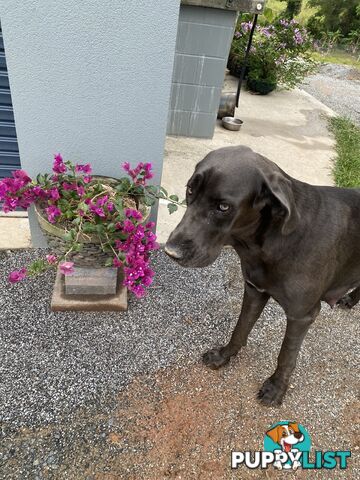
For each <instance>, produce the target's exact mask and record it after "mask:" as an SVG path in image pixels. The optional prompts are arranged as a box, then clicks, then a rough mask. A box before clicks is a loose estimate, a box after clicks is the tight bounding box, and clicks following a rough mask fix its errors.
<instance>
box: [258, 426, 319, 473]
mask: <svg viewBox="0 0 360 480" xmlns="http://www.w3.org/2000/svg"><path fill="white" fill-rule="evenodd" d="M264 449H265V451H271V452H274V453H275V454H277V458H278V460H277V461H276V462H274V464H273V465H274V467H275V468H277V469H279V470H282V469H293V470H297V469H298V468H299V467H300V466H301V463H300V461H299V460H300V458H301V454H302V453H301V452H304V451H307V452H308V451H309V450H310V437H309V434H308V433H307V431H306V430H305V428H304V427H303V426H302V425H300V424H298V423H296V422H290V421H283V422H278V423H276V424H275V425H273V426H272V427H271V428H270V429H269V430H267V432H266V434H265V438H264Z"/></svg>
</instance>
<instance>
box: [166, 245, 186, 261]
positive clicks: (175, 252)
mask: <svg viewBox="0 0 360 480" xmlns="http://www.w3.org/2000/svg"><path fill="white" fill-rule="evenodd" d="M164 250H165V253H166V254H167V255H169V257H171V258H173V259H174V260H181V259H182V257H183V254H182V252H181V251H180V250H179V248H177V247H175V246H174V245H168V244H166V245H165V248H164Z"/></svg>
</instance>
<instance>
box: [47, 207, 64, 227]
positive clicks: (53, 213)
mask: <svg viewBox="0 0 360 480" xmlns="http://www.w3.org/2000/svg"><path fill="white" fill-rule="evenodd" d="M45 212H46V214H47V217H48V220H49V222H50V223H55V220H56V217H59V216H60V215H61V210H60V209H59V208H58V207H55V205H50V207H47V208H45Z"/></svg>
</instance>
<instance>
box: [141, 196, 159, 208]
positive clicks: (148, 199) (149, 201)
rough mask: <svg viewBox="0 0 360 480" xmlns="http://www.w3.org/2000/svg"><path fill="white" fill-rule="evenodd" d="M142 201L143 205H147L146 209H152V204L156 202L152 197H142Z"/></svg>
mask: <svg viewBox="0 0 360 480" xmlns="http://www.w3.org/2000/svg"><path fill="white" fill-rule="evenodd" d="M143 201H144V203H145V205H147V206H148V207H152V206H153V205H154V203H155V202H156V198H154V197H144V198H143Z"/></svg>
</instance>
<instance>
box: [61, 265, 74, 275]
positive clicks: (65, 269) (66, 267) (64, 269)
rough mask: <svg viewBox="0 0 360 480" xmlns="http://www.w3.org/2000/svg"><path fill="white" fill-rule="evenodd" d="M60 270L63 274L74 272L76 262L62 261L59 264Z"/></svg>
mask: <svg viewBox="0 0 360 480" xmlns="http://www.w3.org/2000/svg"><path fill="white" fill-rule="evenodd" d="M59 270H60V272H61V273H62V274H63V275H71V274H72V273H74V262H62V263H60V264H59Z"/></svg>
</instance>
